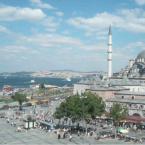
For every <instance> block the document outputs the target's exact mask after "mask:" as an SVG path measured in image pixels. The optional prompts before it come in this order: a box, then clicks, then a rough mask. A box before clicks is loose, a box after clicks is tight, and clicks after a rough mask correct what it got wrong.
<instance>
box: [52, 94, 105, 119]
mask: <svg viewBox="0 0 145 145" xmlns="http://www.w3.org/2000/svg"><path fill="white" fill-rule="evenodd" d="M104 111H105V103H104V102H103V100H102V98H101V97H99V96H97V95H94V94H92V93H91V92H86V93H84V94H82V95H81V96H80V95H74V96H70V97H68V98H67V99H66V100H65V101H64V102H62V103H61V104H60V106H59V107H58V108H57V109H56V112H55V113H54V117H55V118H58V119H60V118H62V117H64V116H65V117H69V118H72V119H77V120H80V119H87V118H94V117H96V116H100V115H102V113H104Z"/></svg>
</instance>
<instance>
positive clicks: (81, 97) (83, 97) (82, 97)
mask: <svg viewBox="0 0 145 145" xmlns="http://www.w3.org/2000/svg"><path fill="white" fill-rule="evenodd" d="M86 98H87V96H80V99H81V100H84V99H86ZM82 118H83V123H84V126H85V117H84V102H83V101H82ZM86 134H87V124H86Z"/></svg>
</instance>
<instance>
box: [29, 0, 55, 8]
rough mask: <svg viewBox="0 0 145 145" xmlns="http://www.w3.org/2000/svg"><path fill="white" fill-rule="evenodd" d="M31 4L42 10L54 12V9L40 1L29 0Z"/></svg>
mask: <svg viewBox="0 0 145 145" xmlns="http://www.w3.org/2000/svg"><path fill="white" fill-rule="evenodd" d="M30 1H31V2H32V3H33V4H36V5H37V6H38V7H39V8H44V9H49V10H54V9H55V8H54V7H53V6H52V5H50V4H48V3H44V2H42V0H30Z"/></svg>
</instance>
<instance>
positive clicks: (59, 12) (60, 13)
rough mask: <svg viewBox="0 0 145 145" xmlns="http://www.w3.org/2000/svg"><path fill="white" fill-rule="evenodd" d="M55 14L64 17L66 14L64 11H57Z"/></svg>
mask: <svg viewBox="0 0 145 145" xmlns="http://www.w3.org/2000/svg"><path fill="white" fill-rule="evenodd" d="M55 14H56V15H57V16H59V17H62V16H63V15H64V13H63V12H61V11H57V12H55Z"/></svg>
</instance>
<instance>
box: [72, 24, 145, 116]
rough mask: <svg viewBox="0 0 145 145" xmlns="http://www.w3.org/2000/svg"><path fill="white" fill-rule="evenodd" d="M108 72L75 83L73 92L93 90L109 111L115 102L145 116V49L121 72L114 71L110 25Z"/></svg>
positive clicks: (132, 113)
mask: <svg viewBox="0 0 145 145" xmlns="http://www.w3.org/2000/svg"><path fill="white" fill-rule="evenodd" d="M107 62H108V73H107V76H105V77H100V78H99V77H98V78H97V77H96V78H95V79H92V80H87V79H86V80H85V81H82V82H79V83H77V84H74V89H73V93H74V94H80V95H81V94H82V93H84V92H85V91H91V92H92V93H95V94H97V95H99V96H101V97H102V98H103V100H104V101H105V103H106V108H107V111H109V109H110V108H111V106H112V105H113V103H120V104H121V105H122V106H124V105H125V106H127V107H128V109H129V115H134V114H138V115H139V116H142V117H145V50H144V51H142V52H141V53H139V54H138V56H137V57H136V59H134V60H133V59H131V60H129V63H128V65H127V66H126V67H125V68H124V69H122V70H121V71H120V72H117V73H112V31H111V26H110V27H109V33H108V49H107Z"/></svg>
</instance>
